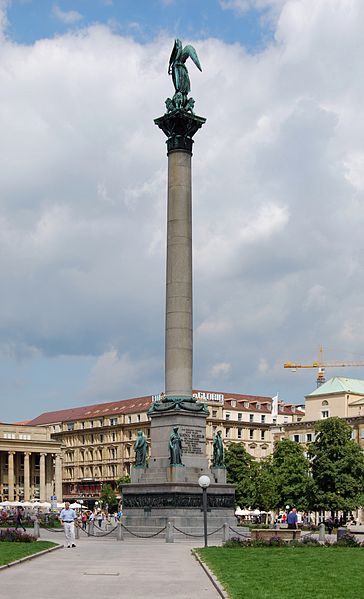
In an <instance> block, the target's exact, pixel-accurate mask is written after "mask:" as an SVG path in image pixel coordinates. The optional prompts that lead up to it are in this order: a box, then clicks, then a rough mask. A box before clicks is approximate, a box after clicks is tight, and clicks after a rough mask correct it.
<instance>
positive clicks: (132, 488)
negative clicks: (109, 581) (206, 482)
mask: <svg viewBox="0 0 364 599" xmlns="http://www.w3.org/2000/svg"><path fill="white" fill-rule="evenodd" d="M173 470H175V471H177V470H178V469H177V468H173ZM181 470H182V469H181ZM210 477H211V479H212V476H211V473H210ZM234 499H235V489H234V486H233V485H227V484H213V485H211V487H209V488H208V490H207V512H208V513H207V520H208V530H209V531H213V530H216V529H217V528H219V527H221V526H222V525H223V524H225V523H228V524H229V525H230V526H236V518H235V516H234V510H235V503H234ZM122 522H123V524H125V526H127V527H130V529H131V530H136V529H137V530H139V531H140V530H141V529H143V530H144V531H147V530H151V529H153V528H155V529H158V528H163V527H164V526H166V525H167V523H168V522H171V523H172V524H173V525H174V526H176V527H177V528H179V529H181V530H182V531H184V532H186V533H187V534H188V533H191V532H192V531H194V532H196V534H198V533H200V534H202V532H203V509H202V489H201V487H200V486H199V485H198V484H197V483H196V484H192V483H183V482H170V483H159V484H158V483H156V482H155V483H154V484H153V483H150V484H148V483H147V484H146V483H130V484H128V485H125V486H124V487H123V518H122Z"/></svg>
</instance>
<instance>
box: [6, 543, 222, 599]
mask: <svg viewBox="0 0 364 599" xmlns="http://www.w3.org/2000/svg"><path fill="white" fill-rule="evenodd" d="M41 537H42V539H46V540H49V541H54V542H58V543H60V542H61V540H62V542H63V535H61V534H55V533H53V534H52V533H50V532H48V533H45V531H42V534H41ZM55 537H56V538H55ZM76 542H77V547H76V548H74V549H60V550H57V551H54V552H51V553H49V554H46V555H44V556H42V557H37V558H35V559H32V560H29V561H27V562H25V563H23V564H19V565H16V566H13V567H11V568H9V569H7V570H3V571H2V572H1V573H0V588H1V596H2V597H6V598H7V599H18V598H19V597H26V599H43V598H45V597H47V599H64V598H65V597H67V596H72V597H77V599H91V598H92V597H98V598H99V599H102V598H104V597H105V598H106V597H113V598H117V597H123V599H142V598H143V599H145V597H151V598H153V599H163V598H164V597H168V598H170V597H171V596H172V597H174V598H178V599H204V598H206V599H217V598H218V597H220V595H219V594H218V592H217V591H216V589H215V588H214V586H213V584H212V583H211V581H210V580H209V578H208V577H207V575H206V574H205V572H204V571H203V569H202V568H201V566H200V565H199V564H198V562H197V561H196V559H195V558H194V557H193V555H192V554H191V548H192V547H197V546H201V542H200V540H198V541H191V542H190V541H182V542H176V543H166V542H165V541H164V540H162V539H150V540H149V539H143V540H142V539H127V540H125V541H116V540H115V537H109V538H108V537H106V538H105V539H102V538H99V539H93V538H87V537H84V536H82V537H81V538H80V539H79V540H78V541H76Z"/></svg>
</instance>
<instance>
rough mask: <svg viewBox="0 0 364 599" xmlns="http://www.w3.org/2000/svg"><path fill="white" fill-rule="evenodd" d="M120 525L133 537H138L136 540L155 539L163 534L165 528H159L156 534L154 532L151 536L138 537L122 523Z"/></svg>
mask: <svg viewBox="0 0 364 599" xmlns="http://www.w3.org/2000/svg"><path fill="white" fill-rule="evenodd" d="M120 524H121V526H122V527H123V528H124V529H125V530H127V531H128V532H129V533H130V534H131V535H133V537H138V539H151V538H152V537H157V536H158V535H160V534H161V532H164V531H165V530H166V528H167V527H166V526H164V528H161V529H160V530H158V532H155V533H153V534H152V535H139V534H137V533H136V532H133V531H132V530H130V528H128V527H127V526H125V524H123V523H122V522H121V523H120Z"/></svg>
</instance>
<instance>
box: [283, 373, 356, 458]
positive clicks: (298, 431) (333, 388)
mask: <svg viewBox="0 0 364 599" xmlns="http://www.w3.org/2000/svg"><path fill="white" fill-rule="evenodd" d="M305 400H306V401H305V413H304V416H303V418H302V419H301V420H300V421H299V422H291V423H287V424H286V426H284V427H280V428H277V429H276V430H275V431H274V436H275V438H283V437H286V438H289V439H291V440H292V441H296V442H297V443H305V444H307V443H311V441H313V440H314V435H315V423H316V422H317V421H319V420H324V419H326V418H330V417H331V416H336V417H338V418H343V419H344V420H345V421H346V422H347V423H348V424H349V425H350V426H351V428H352V438H353V439H354V440H355V441H357V442H358V443H359V444H360V446H361V447H363V448H364V380H361V379H351V378H346V377H333V378H331V379H329V380H328V381H326V383H324V384H323V385H321V386H320V387H317V389H315V390H314V391H312V393H309V394H308V395H306V397H305Z"/></svg>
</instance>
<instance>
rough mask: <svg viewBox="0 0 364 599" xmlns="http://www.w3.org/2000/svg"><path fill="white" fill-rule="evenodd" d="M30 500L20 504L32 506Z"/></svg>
mask: <svg viewBox="0 0 364 599" xmlns="http://www.w3.org/2000/svg"><path fill="white" fill-rule="evenodd" d="M32 505H33V504H32V502H31V501H23V503H22V506H23V507H32Z"/></svg>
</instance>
